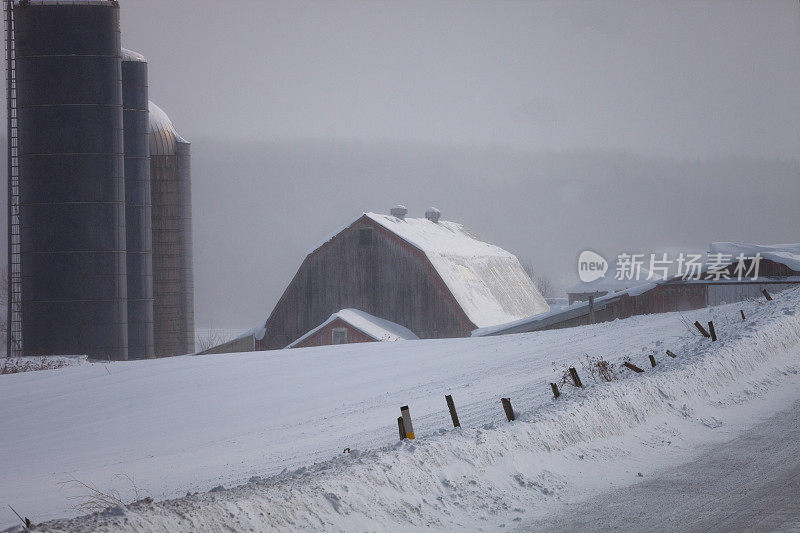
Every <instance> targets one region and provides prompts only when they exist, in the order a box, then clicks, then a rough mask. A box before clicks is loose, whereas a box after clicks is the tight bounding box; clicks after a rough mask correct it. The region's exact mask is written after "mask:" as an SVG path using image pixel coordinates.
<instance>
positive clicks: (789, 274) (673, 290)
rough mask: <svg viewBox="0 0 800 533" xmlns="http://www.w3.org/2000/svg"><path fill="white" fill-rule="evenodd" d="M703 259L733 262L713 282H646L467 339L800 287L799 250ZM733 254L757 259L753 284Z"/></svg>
mask: <svg viewBox="0 0 800 533" xmlns="http://www.w3.org/2000/svg"><path fill="white" fill-rule="evenodd" d="M709 254H725V255H727V256H731V257H732V258H733V259H734V261H733V262H731V263H729V264H728V265H727V267H725V268H724V271H725V274H724V276H721V277H720V278H719V279H683V278H681V277H677V276H676V277H672V278H670V279H667V280H662V281H656V282H646V283H644V284H642V285H638V286H636V287H633V288H630V289H625V290H622V291H617V292H612V293H610V294H608V295H605V296H602V297H599V298H596V299H595V300H594V301H593V302H592V303H587V302H575V303H573V304H571V305H569V306H568V307H567V308H565V309H563V310H560V311H554V312H548V313H542V314H540V315H537V316H531V317H528V318H524V319H521V320H516V321H513V322H510V323H508V324H503V325H500V326H492V327H488V328H481V329H478V330H476V331H474V332H473V336H476V337H481V336H488V335H505V334H510V333H526V332H531V331H542V330H548V329H559V328H570V327H575V326H583V325H587V324H593V323H597V322H609V321H612V320H615V319H617V318H628V317H630V316H633V315H646V314H651V313H667V312H671V311H687V310H690V309H700V308H702V307H708V306H712V305H721V304H723V303H732V302H739V301H742V300H745V299H748V298H763V293H762V291H763V290H766V291H768V292H770V293H776V292H779V291H782V290H785V289H789V288H793V287H800V244H778V245H771V246H764V245H757V244H743V243H729V242H717V243H712V244H711V246H710V249H709ZM739 254H743V255H744V256H746V257H753V256H755V255H756V254H759V255H760V257H761V260H760V262H759V272H758V277H757V278H756V279H753V278H750V277H744V278H743V279H738V276H737V275H736V274H735V268H736V265H737V263H738V261H735V259H736V257H737V256H738V255H739ZM745 265H746V266H747V267H748V268H749V267H750V266H751V265H752V262H750V261H746V262H745ZM704 277H705V276H704Z"/></svg>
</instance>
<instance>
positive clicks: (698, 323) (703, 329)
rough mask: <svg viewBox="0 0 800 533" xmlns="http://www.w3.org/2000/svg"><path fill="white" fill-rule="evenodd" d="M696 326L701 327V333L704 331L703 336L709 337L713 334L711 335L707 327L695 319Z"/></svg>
mask: <svg viewBox="0 0 800 533" xmlns="http://www.w3.org/2000/svg"><path fill="white" fill-rule="evenodd" d="M694 327H696V328H697V329H699V330H700V333H702V334H703V337H705V338H709V337H710V336H711V335H709V334H708V332H707V331H706V328H704V327H703V326H702V325H701V324H700V322H697V321H695V323H694Z"/></svg>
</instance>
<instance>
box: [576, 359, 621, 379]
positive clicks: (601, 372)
mask: <svg viewBox="0 0 800 533" xmlns="http://www.w3.org/2000/svg"><path fill="white" fill-rule="evenodd" d="M585 355H586V360H585V361H584V360H581V366H582V367H583V368H585V369H586V370H588V371H589V375H591V376H592V379H593V380H594V381H595V382H597V381H598V380H600V381H607V382H608V381H616V380H617V379H619V376H618V375H617V370H616V368H614V364H613V363H609V362H608V361H606V360H605V359H603V358H602V357H592V356H591V355H589V354H585Z"/></svg>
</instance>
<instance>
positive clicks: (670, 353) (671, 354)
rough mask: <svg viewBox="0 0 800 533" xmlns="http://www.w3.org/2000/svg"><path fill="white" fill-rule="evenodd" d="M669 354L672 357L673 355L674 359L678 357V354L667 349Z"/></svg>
mask: <svg viewBox="0 0 800 533" xmlns="http://www.w3.org/2000/svg"><path fill="white" fill-rule="evenodd" d="M667 355H668V356H670V357H672V358H673V359H675V358H676V357H678V356H677V355H675V354H674V353H672V352H670V351H669V350H667Z"/></svg>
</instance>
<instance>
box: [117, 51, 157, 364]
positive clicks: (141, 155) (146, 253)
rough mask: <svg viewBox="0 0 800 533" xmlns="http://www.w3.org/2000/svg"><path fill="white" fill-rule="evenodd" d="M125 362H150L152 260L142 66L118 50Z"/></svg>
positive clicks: (142, 61) (147, 130)
mask: <svg viewBox="0 0 800 533" xmlns="http://www.w3.org/2000/svg"><path fill="white" fill-rule="evenodd" d="M122 109H123V111H122V121H123V125H124V138H125V142H124V147H125V233H126V241H127V251H126V259H127V261H126V263H127V281H128V358H129V359H142V358H146V357H152V356H153V353H154V352H153V255H152V251H153V250H152V245H153V239H152V228H151V222H150V217H151V212H150V211H151V204H150V121H149V111H148V100H147V60H146V59H145V58H144V56H143V55H141V54H137V53H136V52H132V51H131V50H127V49H125V48H123V49H122Z"/></svg>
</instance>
